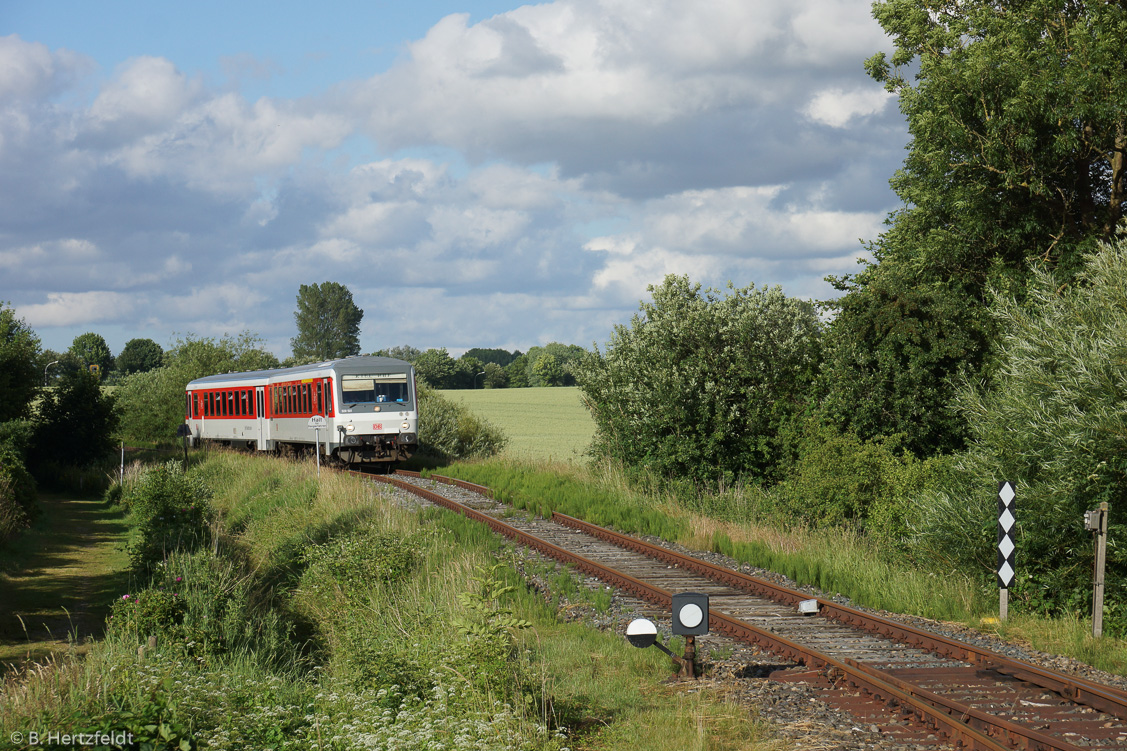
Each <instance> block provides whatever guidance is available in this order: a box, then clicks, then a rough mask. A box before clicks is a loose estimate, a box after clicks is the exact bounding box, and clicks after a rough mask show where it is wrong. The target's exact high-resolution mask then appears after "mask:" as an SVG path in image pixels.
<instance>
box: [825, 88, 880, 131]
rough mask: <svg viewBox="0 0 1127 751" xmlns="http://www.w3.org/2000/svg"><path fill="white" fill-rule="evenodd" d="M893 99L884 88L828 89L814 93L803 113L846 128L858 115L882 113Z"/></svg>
mask: <svg viewBox="0 0 1127 751" xmlns="http://www.w3.org/2000/svg"><path fill="white" fill-rule="evenodd" d="M892 99H895V97H894V96H893V95H892V94H890V93H888V92H887V91H884V90H883V89H854V90H852V91H844V90H842V89H826V90H824V91H819V92H818V93H817V94H815V95H814V98H813V99H811V100H810V103H809V104H807V105H806V107H805V109H803V113H804V114H805V115H806V116H807V117H809V118H810V119H811V120H814V121H815V122H819V123H822V124H823V125H829V126H830V127H831V128H844V127H845V126H847V125H849V123H850V122H852V121H853V120H854V119H855V118H857V117H866V116H868V115H878V114H880V113H881V112H883V111H884V108H885V107H886V106H888V103H889V101H891V100H892Z"/></svg>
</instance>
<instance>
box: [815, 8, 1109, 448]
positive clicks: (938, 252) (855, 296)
mask: <svg viewBox="0 0 1127 751" xmlns="http://www.w3.org/2000/svg"><path fill="white" fill-rule="evenodd" d="M873 13H874V16H875V17H876V19H877V20H878V21H879V22H880V24H881V26H882V27H883V28H884V29H885V31H886V32H887V33H888V34H889V35H890V36H891V37H892V39H893V41H894V43H895V46H896V50H895V53H894V54H893V55H892V56H891V58H889V57H888V56H887V55H885V54H884V53H881V54H877V55H875V56H874V57H872V58H871V59H870V60H869V61H868V62H867V63H866V67H867V70H868V71H869V74H870V75H871V76H872V77H873V78H874V79H875V80H877V81H879V82H881V83H883V84H884V85H885V87H886V88H887V89H888V91H890V92H892V93H895V94H897V95H898V96H899V103H900V109H901V111H902V112H903V113H904V115H905V117H906V118H907V122H908V129H909V132H910V134H911V139H912V140H911V142H910V144H909V147H908V156H907V158H906V160H905V162H904V166H903V168H902V169H901V170H900V171H899V172H898V173H897V174H896V175H895V177H893V178H892V181H891V184H892V187H893V188H894V189H895V191H896V193H897V195H898V196H899V197H900V198H901V199H902V200H903V201H904V207H903V208H902V209H900V210H898V211H896V212H894V213H893V214H892V215H891V216H890V217H889V220H888V230H887V231H886V232H885V233H883V234H882V235H881V236H880V238H879V239H878V240H876V242H875V243H874V244H873V245H872V247H871V250H872V252H873V257H874V260H875V263H874V264H873V265H870V266H869V267H868V268H866V269H865V270H864V271H863V272H861V273H860V274H858V275H856V276H852V277H845V278H843V279H838V280H835V282H836V284H837V286H838V288H839V289H841V290H843V291H845V292H846V293H847V294H846V295H845V297H844V298H843V299H842V301H841V302H840V305H839V306H838V308H837V318H836V319H835V321H834V323H833V327H832V336H831V349H832V350H833V351H834V354H833V355H832V356H831V358H830V362H831V367H830V369H829V372H828V377H827V379H826V382H825V383H826V388H827V391H828V395H829V399H828V404H829V407H828V411H829V413H830V415H831V416H832V417H834V418H835V419H836V420H837V421H838V423H839V424H841V425H844V426H846V427H849V428H850V429H853V430H855V431H856V432H857V433H858V434H859V435H860V436H861V437H863V438H864V437H871V436H874V435H880V434H885V435H888V434H892V433H897V432H906V433H907V434H909V437H910V445H911V447H912V448H913V449H914V450H915V451H916V452H918V453H934V452H943V451H950V450H954V449H957V448H958V447H959V446H961V445H962V442H963V440H964V438H965V435H966V432H965V430H966V428H965V423H964V422H963V421H962V420H961V419H960V418H958V417H957V416H954V415H952V414H951V413H950V412H948V411H947V410H945V409H944V405H947V404H949V403H950V401H951V399H952V397H953V394H954V385H953V384H954V383H955V380H956V379H957V377H958V375H959V374H960V372H965V373H967V374H969V375H970V376H971V377H976V378H977V377H989V374H990V367H991V366H990V358H989V353H990V347H991V342H992V340H993V338H994V337H995V335H996V334H997V330H996V328H995V324H994V321H993V319H992V318H991V317H990V316H989V315H988V314H987V311H986V307H987V306H988V303H989V294H988V290H990V289H997V290H1001V291H1004V292H1006V293H1009V294H1013V295H1015V296H1016V297H1018V298H1020V297H1021V295H1022V294H1023V290H1024V289H1025V286H1026V285H1027V283H1028V279H1029V262H1030V261H1031V260H1033V259H1044V260H1046V261H1048V262H1049V263H1051V264H1053V265H1054V266H1055V267H1057V268H1058V270H1059V271H1060V272H1062V273H1063V275H1064V276H1063V277H1062V280H1066V279H1067V278H1068V275H1069V274H1071V273H1073V272H1075V270H1076V269H1077V268H1078V264H1079V259H1080V258H1081V257H1082V255H1083V253H1085V252H1088V251H1090V250H1092V249H1093V248H1094V247H1095V245H1096V243H1097V242H1100V241H1106V240H1108V239H1110V238H1111V237H1113V235H1114V233H1115V231H1116V227H1117V226H1118V225H1119V224H1120V222H1121V220H1122V218H1123V212H1124V197H1125V196H1127V176H1125V175H1127V172H1125V169H1127V162H1125V160H1124V157H1125V152H1127V100H1125V99H1124V98H1123V96H1122V92H1123V91H1124V89H1125V87H1127V66H1125V65H1123V53H1122V44H1121V40H1122V39H1123V38H1124V35H1125V34H1127V7H1125V6H1124V5H1123V4H1121V3H1095V2H1083V1H1081V2H1077V1H1075V0H1033V1H1032V2H1025V3H1018V4H1015V3H1003V4H999V3H996V2H987V1H986V0H970V1H969V2H958V3H955V2H946V1H945V2H926V3H920V2H918V0H882V1H880V2H877V3H875V4H874V6H873ZM929 415H937V416H938V418H939V419H937V420H934V421H932V420H929V419H927V418H928V416H929ZM921 420H923V421H924V426H923V427H921V426H920V424H919V423H920V421H921Z"/></svg>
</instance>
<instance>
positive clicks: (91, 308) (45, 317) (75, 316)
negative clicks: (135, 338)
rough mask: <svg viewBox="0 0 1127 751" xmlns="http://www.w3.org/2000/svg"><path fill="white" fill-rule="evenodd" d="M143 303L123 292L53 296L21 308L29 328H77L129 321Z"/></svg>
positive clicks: (51, 294) (20, 312)
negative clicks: (78, 326) (133, 312)
mask: <svg viewBox="0 0 1127 751" xmlns="http://www.w3.org/2000/svg"><path fill="white" fill-rule="evenodd" d="M139 303H140V301H139V300H138V299H137V298H136V297H135V296H133V295H128V294H124V293H121V292H106V291H95V292H51V293H48V294H47V302H45V303H35V304H31V305H17V306H16V313H17V314H18V315H19V316H21V317H23V318H24V319H25V320H26V321H27V323H28V325H29V326H31V327H33V328H36V327H40V326H73V325H77V324H87V323H102V322H115V321H123V320H127V319H128V316H129V314H130V313H131V312H132V311H133V310H134V309H135V308H137V306H138V304H139Z"/></svg>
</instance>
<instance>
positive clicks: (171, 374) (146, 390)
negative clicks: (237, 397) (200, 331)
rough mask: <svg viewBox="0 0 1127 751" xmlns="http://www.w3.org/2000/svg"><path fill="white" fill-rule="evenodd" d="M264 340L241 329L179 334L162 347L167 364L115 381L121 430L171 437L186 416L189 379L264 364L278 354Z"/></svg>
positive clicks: (138, 437)
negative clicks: (216, 335) (229, 333)
mask: <svg viewBox="0 0 1127 751" xmlns="http://www.w3.org/2000/svg"><path fill="white" fill-rule="evenodd" d="M262 344H263V342H262V340H261V339H259V338H258V337H256V336H254V335H253V334H250V333H246V332H244V333H243V334H240V335H239V336H238V337H235V338H231V337H223V338H222V339H219V340H215V339H212V338H196V337H194V336H193V335H191V334H189V335H188V336H186V337H185V338H183V339H178V340H177V341H176V343H175V344H174V346H173V347H172V349H170V350H168V352H166V353H165V358H164V361H165V365H163V366H162V367H159V368H155V369H153V370H149V371H144V372H138V373H134V374H132V375H130V376H129V377H127V378H126V379H125V380H124V381H122V383H121V385H120V386H119V387H118V389H117V391H116V392H115V395H116V397H117V401H118V406H119V411H120V414H121V433H122V435H123V436H124V437H125V438H126V439H127V440H131V441H140V442H148V443H161V442H166V441H171V440H174V439H175V437H176V426H177V425H180V424H182V423H183V422H184V412H185V403H184V388H185V386H187V385H188V382H189V381H192V380H195V379H196V378H203V377H204V376H209V375H215V374H217V373H235V372H241V371H247V370H268V369H270V368H276V367H278V366H279V362H278V358H277V357H275V356H274V355H273V354H271V353H270V352H267V351H266V350H264V349H263V348H262Z"/></svg>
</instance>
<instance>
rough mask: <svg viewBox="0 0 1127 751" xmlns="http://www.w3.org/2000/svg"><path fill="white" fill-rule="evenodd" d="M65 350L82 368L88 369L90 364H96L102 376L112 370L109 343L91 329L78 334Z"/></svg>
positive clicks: (111, 355) (112, 358)
mask: <svg viewBox="0 0 1127 751" xmlns="http://www.w3.org/2000/svg"><path fill="white" fill-rule="evenodd" d="M67 351H68V352H69V353H70V354H71V355H72V356H73V357H74V358H75V359H76V360H78V362H79V364H80V365H81V366H82V369H83V370H89V369H90V366H91V365H97V366H98V371H99V373H100V374H101V375H103V376H104V375H107V374H108V373H109V372H110V371H111V370H113V365H114V357H113V353H112V352H110V348H109V345H108V344H106V340H105V339H103V338H102V335H101V334H95V333H94V332H92V331H88V332H86V333H85V334H79V335H78V336H76V337H75V338H74V341H73V342H72V343H71V345H70V349H69V350H67Z"/></svg>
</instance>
